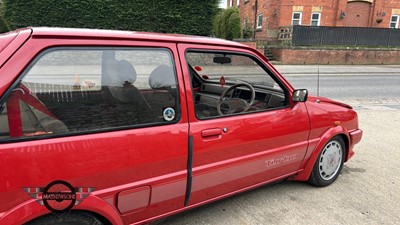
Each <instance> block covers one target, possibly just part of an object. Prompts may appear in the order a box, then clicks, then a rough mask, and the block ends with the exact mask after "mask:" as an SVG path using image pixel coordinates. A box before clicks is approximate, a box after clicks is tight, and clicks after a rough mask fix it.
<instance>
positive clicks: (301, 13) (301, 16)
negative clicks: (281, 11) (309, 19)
mask: <svg viewBox="0 0 400 225" xmlns="http://www.w3.org/2000/svg"><path fill="white" fill-rule="evenodd" d="M295 14H299V15H300V18H299V19H294V15H295ZM302 18H303V12H293V14H292V26H293V25H301V20H302ZM294 21H299V23H298V24H294Z"/></svg>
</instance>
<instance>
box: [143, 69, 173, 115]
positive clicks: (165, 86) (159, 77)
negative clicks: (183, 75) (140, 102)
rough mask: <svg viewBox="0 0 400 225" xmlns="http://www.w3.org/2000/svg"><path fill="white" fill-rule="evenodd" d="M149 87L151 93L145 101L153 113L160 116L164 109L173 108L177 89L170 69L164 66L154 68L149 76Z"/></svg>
mask: <svg viewBox="0 0 400 225" xmlns="http://www.w3.org/2000/svg"><path fill="white" fill-rule="evenodd" d="M149 86H150V87H151V89H152V91H151V94H150V95H149V96H148V97H147V99H148V101H149V103H150V104H151V106H152V108H153V111H154V113H156V114H158V115H160V116H161V115H162V112H163V110H164V109H165V108H167V107H172V108H174V107H175V102H176V101H175V99H176V96H177V94H176V93H177V89H176V88H177V87H176V80H175V73H174V70H173V69H172V67H170V66H168V65H164V64H163V65H160V66H158V67H156V68H155V69H154V70H153V71H152V72H151V73H150V75H149Z"/></svg>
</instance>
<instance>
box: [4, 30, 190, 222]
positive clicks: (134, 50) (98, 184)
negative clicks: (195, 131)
mask: <svg viewBox="0 0 400 225" xmlns="http://www.w3.org/2000/svg"><path fill="white" fill-rule="evenodd" d="M128 34H130V33H128ZM57 35H58V34H57ZM43 36H44V35H41V36H40V35H39V37H35V38H33V39H31V40H29V41H28V42H27V43H26V44H25V45H24V46H23V47H22V48H21V49H20V50H19V51H18V52H17V53H16V54H15V55H14V56H13V57H12V58H11V59H10V60H9V61H8V63H6V64H5V65H4V66H3V67H2V68H1V74H7V75H9V77H8V79H9V80H8V82H11V81H14V80H16V81H15V82H14V83H13V85H12V86H11V88H10V89H9V90H8V91H7V92H5V93H4V94H2V95H1V96H0V97H1V99H0V100H1V102H0V105H1V106H4V107H1V109H2V110H1V112H0V120H1V126H0V155H1V156H2V157H0V165H1V166H0V171H1V172H0V181H1V182H0V199H1V202H0V203H1V204H0V211H1V212H7V210H10V209H13V210H14V211H15V212H18V210H20V211H21V212H25V211H26V209H25V208H23V206H24V207H28V206H25V205H26V204H28V203H29V204H30V205H29V207H33V208H35V210H36V211H37V212H41V214H44V213H47V212H48V210H47V209H46V208H45V207H44V206H41V205H39V204H37V203H36V202H34V201H32V197H31V196H30V195H29V193H25V192H24V189H22V187H32V189H28V190H36V189H35V188H43V187H45V186H46V185H48V184H49V183H51V182H53V181H56V180H63V181H66V182H68V183H69V184H71V185H72V186H73V187H75V188H81V187H83V188H86V187H90V188H92V189H91V190H93V189H95V190H94V191H93V192H92V193H91V195H90V196H88V197H87V199H91V200H87V199H84V200H82V201H81V202H80V204H79V205H76V206H74V209H81V210H94V211H96V212H98V213H99V214H102V213H104V214H107V213H109V212H110V210H111V211H114V210H116V212H115V213H116V214H117V215H120V216H121V218H122V220H123V222H124V223H126V224H131V223H134V222H137V221H141V220H145V219H148V218H151V217H154V216H156V215H160V214H164V213H167V212H170V211H174V210H177V209H180V208H182V207H183V202H184V198H185V193H186V177H187V170H186V168H187V166H186V165H187V140H188V122H187V112H186V103H185V102H186V101H185V95H184V94H183V93H184V92H183V85H178V83H182V76H181V75H179V76H178V75H177V74H180V71H181V69H180V67H179V64H178V65H176V64H175V61H176V59H177V49H176V45H175V44H172V43H156V42H155V43H152V42H145V41H126V40H125V39H124V41H118V39H117V40H114V41H113V40H110V39H112V38H108V39H104V40H103V39H101V38H93V39H91V38H89V37H85V38H83V39H80V37H79V35H76V37H73V38H71V37H69V36H68V37H63V36H62V35H61V36H57V37H53V36H51V38H48V37H44V38H43V39H42V37H43ZM128 37H129V36H128ZM69 38H70V39H69ZM149 46H151V47H149ZM160 70H161V73H160ZM20 71H22V72H20ZM104 203H105V205H104ZM52 204H55V205H57V204H58V203H57V202H55V201H54V202H53V203H52ZM60 204H61V203H60ZM18 205H19V206H18ZM14 207H15V208H14ZM107 207H108V208H107ZM24 210H25V211H24ZM107 210H109V211H107ZM21 215H22V214H21ZM24 215H26V216H30V215H28V214H26V213H25V214H24ZM20 219H21V220H23V219H25V218H20Z"/></svg>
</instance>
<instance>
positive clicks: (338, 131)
mask: <svg viewBox="0 0 400 225" xmlns="http://www.w3.org/2000/svg"><path fill="white" fill-rule="evenodd" d="M335 136H339V137H341V138H342V139H343V141H344V143H345V151H346V152H345V158H344V161H345V162H346V161H347V160H348V158H349V146H350V145H349V141H350V138H349V135H348V132H347V130H346V129H345V128H344V127H342V126H336V127H332V128H330V129H328V130H327V131H326V132H325V133H324V134H323V135H322V136H321V138H320V139H319V141H318V144H317V145H316V147H315V148H314V150H313V152H312V153H311V155H310V157H309V158H308V159H306V160H308V161H307V163H306V164H305V166H304V169H303V170H301V171H300V172H299V173H298V174H296V175H295V176H293V177H291V178H290V180H295V181H307V180H308V178H309V177H310V174H311V171H312V169H313V167H314V164H315V161H316V160H317V158H318V155H319V153H320V152H321V151H322V149H323V148H324V146H325V145H326V144H327V143H328V142H329V140H331V139H332V138H333V137H335Z"/></svg>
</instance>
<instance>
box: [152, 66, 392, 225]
mask: <svg viewBox="0 0 400 225" xmlns="http://www.w3.org/2000/svg"><path fill="white" fill-rule="evenodd" d="M278 69H279V68H278ZM286 71H287V70H286ZM298 71H299V70H298ZM367 72H368V71H367ZM367 72H365V73H362V74H357V75H355V74H353V76H351V75H350V76H349V75H345V74H339V75H338V74H330V75H328V74H327V73H326V74H324V75H321V80H320V84H321V86H320V94H321V95H326V96H328V97H331V98H334V99H337V100H343V101H345V102H350V104H352V105H353V106H355V109H356V110H357V112H358V114H359V121H360V127H361V129H363V130H364V136H363V139H362V141H361V143H359V144H358V145H357V146H356V147H355V151H356V155H355V156H354V157H353V158H352V159H351V160H350V161H349V162H347V163H346V164H345V166H344V168H343V170H342V173H341V175H340V176H339V178H338V180H336V182H335V183H334V184H332V185H331V186H328V187H325V188H316V187H312V186H309V185H308V184H306V183H300V182H289V181H285V182H280V183H277V184H273V185H266V186H263V187H260V188H258V189H255V190H252V191H248V192H245V193H242V194H239V195H236V196H233V197H230V198H227V199H224V200H221V201H217V202H215V203H211V204H208V205H205V206H203V207H200V208H197V209H194V210H191V211H188V212H185V213H181V214H178V215H175V216H173V217H169V218H166V219H164V220H162V221H158V222H156V224H165V225H191V224H193V225H194V224H196V225H198V224H201V225H215V224H221V225H225V224H226V225H250V224H260V225H261V224H262V225H264V224H274V225H275V224H277V225H278V224H285V225H287V224H296V225H299V224H300V225H302V224H304V225H309V224H328V225H330V224H400V188H399V187H400V176H399V174H400V160H399V159H400V151H399V147H400V129H399V128H400V92H399V91H400V80H399V79H400V76H398V74H396V73H391V74H389V73H387V74H386V75H380V76H379V78H377V77H375V76H374V75H373V74H368V73H367ZM398 72H399V73H400V67H399V68H398ZM285 76H286V77H287V78H288V80H290V81H291V82H292V83H293V84H294V86H295V87H296V88H301V87H305V88H309V89H310V91H311V92H313V88H315V86H313V85H312V84H311V83H312V81H313V80H314V75H313V74H312V75H310V74H302V75H300V76H297V75H296V74H290V73H289V74H285Z"/></svg>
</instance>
